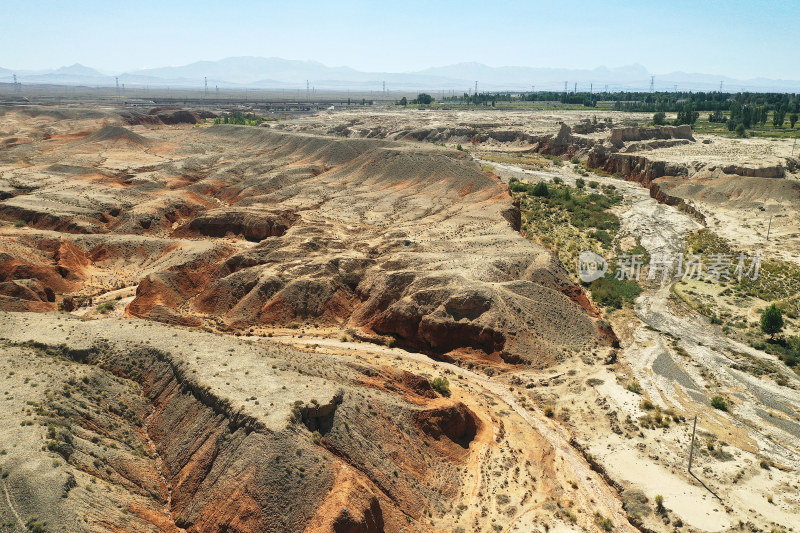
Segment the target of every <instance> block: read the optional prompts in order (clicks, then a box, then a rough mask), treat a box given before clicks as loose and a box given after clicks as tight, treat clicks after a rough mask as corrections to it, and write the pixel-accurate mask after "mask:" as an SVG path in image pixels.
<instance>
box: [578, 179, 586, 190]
mask: <svg viewBox="0 0 800 533" xmlns="http://www.w3.org/2000/svg"><path fill="white" fill-rule="evenodd" d="M575 186H576V187H577V188H579V189H583V188H584V187H586V180H585V179H583V178H578V179H576V180H575Z"/></svg>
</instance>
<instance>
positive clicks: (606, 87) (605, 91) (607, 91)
mask: <svg viewBox="0 0 800 533" xmlns="http://www.w3.org/2000/svg"><path fill="white" fill-rule="evenodd" d="M605 92H608V84H606V90H605Z"/></svg>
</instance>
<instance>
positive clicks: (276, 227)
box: [176, 208, 299, 242]
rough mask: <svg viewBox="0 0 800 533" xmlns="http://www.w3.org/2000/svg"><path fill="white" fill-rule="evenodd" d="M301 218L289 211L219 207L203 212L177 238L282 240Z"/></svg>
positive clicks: (178, 232) (179, 231)
mask: <svg viewBox="0 0 800 533" xmlns="http://www.w3.org/2000/svg"><path fill="white" fill-rule="evenodd" d="M298 218H299V215H297V214H296V213H293V212H291V211H286V210H269V209H263V208H262V209H259V208H220V209H210V210H208V211H205V212H204V213H201V214H200V215H198V216H197V217H196V218H194V219H193V220H192V221H191V222H189V224H188V226H187V227H186V228H185V229H183V230H178V231H176V235H182V234H189V232H193V233H196V234H200V235H205V236H207V237H224V236H226V235H228V234H232V235H240V236H242V237H244V238H245V239H247V240H248V241H256V242H257V241H262V240H264V239H266V238H267V237H280V236H281V235H283V234H284V233H286V231H287V230H288V229H289V228H290V227H291V226H292V224H294V223H295V221H297V219H298Z"/></svg>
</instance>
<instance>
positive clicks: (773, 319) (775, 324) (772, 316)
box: [761, 304, 783, 337]
mask: <svg viewBox="0 0 800 533" xmlns="http://www.w3.org/2000/svg"><path fill="white" fill-rule="evenodd" d="M781 330H783V313H782V312H781V310H780V309H778V307H777V306H776V305H775V304H772V305H770V306H769V307H767V308H766V309H764V312H763V313H761V331H763V332H764V333H766V334H767V335H770V336H772V337H775V334H776V333H780V332H781Z"/></svg>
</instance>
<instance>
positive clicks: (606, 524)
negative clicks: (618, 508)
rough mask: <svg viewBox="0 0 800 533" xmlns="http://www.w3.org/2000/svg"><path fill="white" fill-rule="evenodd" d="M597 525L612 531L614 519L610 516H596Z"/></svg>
mask: <svg viewBox="0 0 800 533" xmlns="http://www.w3.org/2000/svg"><path fill="white" fill-rule="evenodd" d="M597 525H598V526H600V529H602V530H603V531H609V532H610V531H614V521H613V520H611V519H610V518H606V517H604V516H598V517H597Z"/></svg>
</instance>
